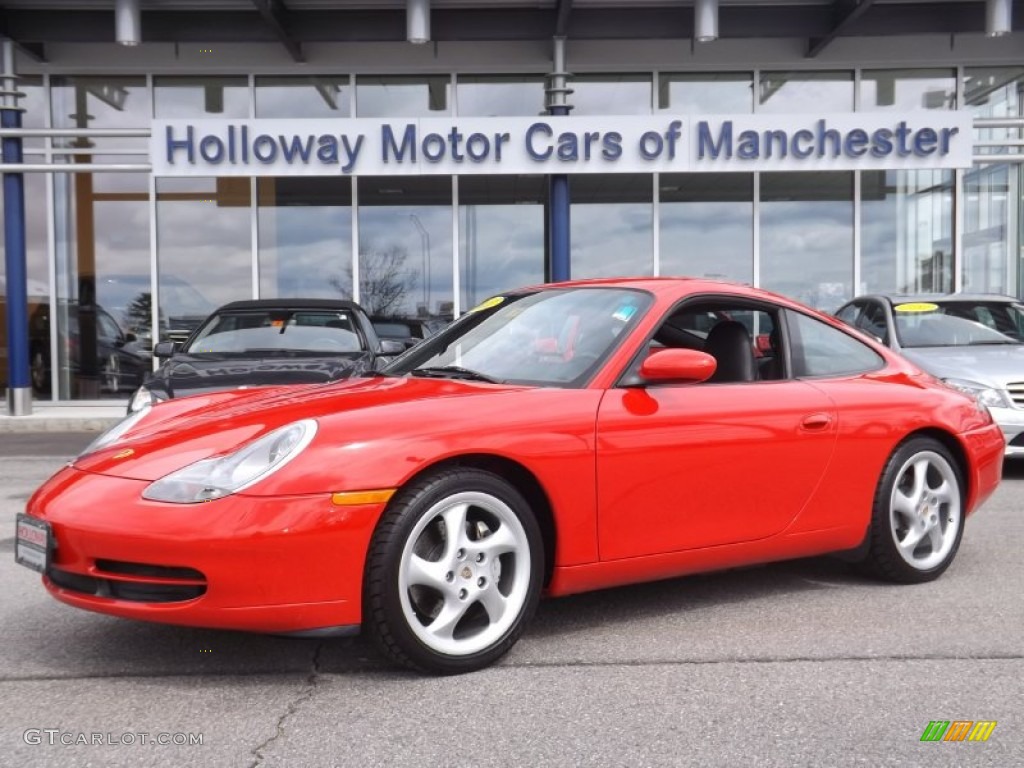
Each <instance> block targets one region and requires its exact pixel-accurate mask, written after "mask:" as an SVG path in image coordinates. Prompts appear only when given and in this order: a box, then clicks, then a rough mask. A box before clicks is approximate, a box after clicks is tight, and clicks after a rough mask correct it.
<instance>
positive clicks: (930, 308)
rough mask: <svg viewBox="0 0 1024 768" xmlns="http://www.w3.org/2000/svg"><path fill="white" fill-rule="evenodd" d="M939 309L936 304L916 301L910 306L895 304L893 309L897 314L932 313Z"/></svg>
mask: <svg viewBox="0 0 1024 768" xmlns="http://www.w3.org/2000/svg"><path fill="white" fill-rule="evenodd" d="M938 308H939V305H938V304H932V303H930V302H927V301H916V302H911V303H910V304H897V305H896V306H895V307H893V309H894V310H895V311H897V312H934V311H935V310H937V309H938Z"/></svg>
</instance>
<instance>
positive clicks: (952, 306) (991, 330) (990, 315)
mask: <svg viewBox="0 0 1024 768" xmlns="http://www.w3.org/2000/svg"><path fill="white" fill-rule="evenodd" d="M893 317H894V318H895V319H896V335H897V337H898V338H899V341H900V345H901V346H903V347H966V346H979V345H987V344H1020V343H1022V340H1024V306H1021V305H1020V304H1016V303H1012V302H1008V301H1005V302H995V301H955V302H907V303H903V304H897V305H895V306H894V307H893Z"/></svg>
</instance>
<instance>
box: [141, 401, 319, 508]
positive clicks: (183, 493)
mask: <svg viewBox="0 0 1024 768" xmlns="http://www.w3.org/2000/svg"><path fill="white" fill-rule="evenodd" d="M315 434H316V421H314V420H313V419H305V420H303V421H296V422H294V423H292V424H288V425H287V426H284V427H281V428H280V429H275V430H274V431H273V432H268V433H267V434H265V435H264V436H263V437H261V438H259V439H258V440H255V441H253V442H251V443H249V444H248V445H245V446H243V447H241V448H239V449H238V450H237V451H235V452H234V453H229V454H228V455H227V456H218V457H216V458H212V459H203V460H202V461H197V462H196V463H195V464H189V465H188V466H187V467H185V468H184V469H179V470H178V471H177V472H172V473H171V474H169V475H167V476H166V477H162V478H160V479H159V480H157V481H156V482H154V483H152V484H151V485H150V486H149V487H148V488H146V490H145V491H143V492H142V497H143V498H144V499H150V500H151V501H170V502H173V503H175V504H195V503H197V502H201V501H213V500H214V499H219V498H221V497H223V496H229V495H231V494H232V493H236V492H238V491H240V490H242V489H243V488H248V487H249V486H250V485H252V484H253V483H255V482H256V481H258V480H262V479H263V478H265V477H267V476H268V475H270V474H272V473H273V472H276V471H277V470H279V469H280V468H281V467H283V466H284V465H285V464H287V463H288V462H289V461H291V460H292V459H294V458H295V457H296V456H298V455H299V453H301V452H302V449H303V448H305V447H306V446H307V445H309V443H310V441H311V440H312V439H313V436H314V435H315Z"/></svg>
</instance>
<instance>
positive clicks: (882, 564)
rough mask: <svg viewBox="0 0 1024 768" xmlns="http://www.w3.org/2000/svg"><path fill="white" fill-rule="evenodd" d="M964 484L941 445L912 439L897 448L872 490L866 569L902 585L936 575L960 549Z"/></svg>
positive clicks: (933, 441) (951, 458) (936, 442)
mask: <svg viewBox="0 0 1024 768" xmlns="http://www.w3.org/2000/svg"><path fill="white" fill-rule="evenodd" d="M963 488H964V483H963V479H962V477H961V470H960V468H959V467H958V466H957V463H956V460H955V459H954V458H953V457H952V455H951V454H950V452H949V450H948V449H947V448H946V447H945V446H944V445H942V443H940V442H938V441H937V440H934V439H932V438H929V437H917V438H913V439H911V440H908V441H907V442H905V443H903V445H901V446H900V447H899V448H897V450H896V451H895V453H893V455H892V456H891V457H890V459H889V461H888V463H887V464H886V467H885V470H884V472H883V473H882V477H881V480H880V481H879V485H878V490H877V492H876V493H875V503H874V510H873V514H872V521H871V532H870V537H871V540H870V549H869V552H868V558H867V562H866V565H867V566H868V568H869V569H870V570H871V571H872V572H874V573H875V574H876V575H878V576H881V577H882V578H884V579H887V580H889V581H895V582H900V583H904V584H917V583H921V582H925V581H931V580H932V579H936V578H938V577H939V576H940V575H941V574H942V572H943V571H945V570H946V569H947V568H948V567H949V565H950V563H952V562H953V558H954V557H955V556H956V552H957V549H958V548H959V547H960V539H961V537H962V536H963V527H964V525H963V524H964V512H963V501H964V499H963V497H964V493H963Z"/></svg>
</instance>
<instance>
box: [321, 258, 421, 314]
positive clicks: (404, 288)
mask: <svg viewBox="0 0 1024 768" xmlns="http://www.w3.org/2000/svg"><path fill="white" fill-rule="evenodd" d="M408 256H409V254H408V253H407V252H406V250H405V249H404V248H402V247H400V246H397V245H394V246H391V247H389V248H385V249H383V250H367V251H361V252H360V254H359V303H360V304H362V305H363V307H364V308H365V309H366V311H367V312H368V313H369V314H371V315H373V316H374V317H399V316H401V315H403V314H407V313H406V312H405V311H403V304H404V302H405V298H406V296H407V295H408V294H409V293H410V292H412V291H413V290H414V289H415V288H416V282H417V280H418V279H419V275H417V274H416V272H415V271H414V270H412V269H407V268H406V266H405V262H406V260H407V259H408ZM346 271H347V273H348V281H347V283H343V282H342V281H341V280H339V279H338V278H336V277H334V278H331V279H330V280H329V281H328V282H329V283H330V285H331V286H332V287H333V288H335V289H336V290H337V291H338V292H339V293H340V294H341V295H342V296H345V297H347V298H351V296H352V289H351V285H352V268H351V267H349V268H348V269H347V270H346Z"/></svg>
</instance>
